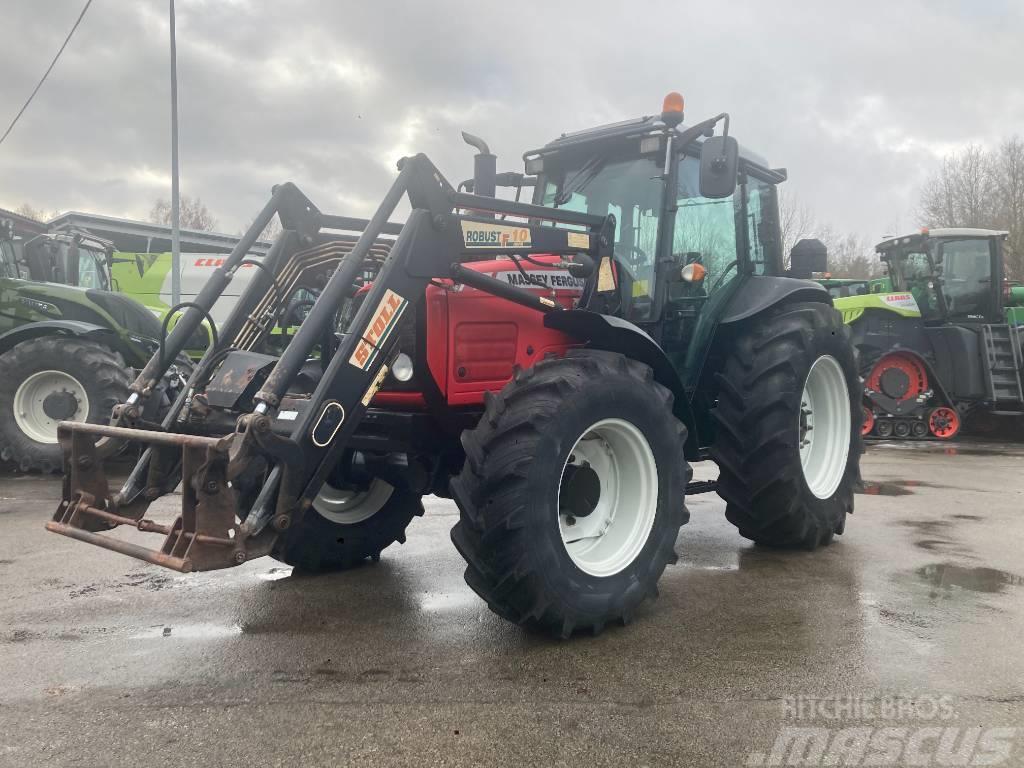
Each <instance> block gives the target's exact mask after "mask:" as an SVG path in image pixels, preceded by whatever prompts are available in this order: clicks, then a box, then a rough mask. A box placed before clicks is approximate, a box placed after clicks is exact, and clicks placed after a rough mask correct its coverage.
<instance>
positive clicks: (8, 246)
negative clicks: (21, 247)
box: [0, 240, 21, 278]
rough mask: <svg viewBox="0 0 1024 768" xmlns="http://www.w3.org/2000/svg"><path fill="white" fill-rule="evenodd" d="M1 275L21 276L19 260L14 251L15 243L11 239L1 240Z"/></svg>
mask: <svg viewBox="0 0 1024 768" xmlns="http://www.w3.org/2000/svg"><path fill="white" fill-rule="evenodd" d="M0 277H13V278H18V277H21V270H19V269H18V260H17V257H16V256H15V253H14V244H13V243H11V242H10V241H9V240H4V241H3V242H0Z"/></svg>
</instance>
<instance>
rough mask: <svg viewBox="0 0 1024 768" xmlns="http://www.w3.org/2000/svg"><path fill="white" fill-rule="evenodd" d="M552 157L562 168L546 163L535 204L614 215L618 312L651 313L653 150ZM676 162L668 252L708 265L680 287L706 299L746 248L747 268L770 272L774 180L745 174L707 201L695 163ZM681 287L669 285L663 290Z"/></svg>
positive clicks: (633, 316) (657, 186)
mask: <svg viewBox="0 0 1024 768" xmlns="http://www.w3.org/2000/svg"><path fill="white" fill-rule="evenodd" d="M559 159H560V160H562V162H563V163H564V165H562V166H561V167H558V166H557V165H555V164H554V162H551V163H549V165H550V166H554V167H553V168H549V171H548V176H547V179H546V183H545V186H544V193H543V198H542V200H541V204H543V205H547V206H553V207H556V208H568V209H570V210H574V211H581V212H585V213H591V214H595V215H598V216H606V215H608V214H613V215H614V216H615V220H616V228H615V249H614V252H615V259H616V262H617V264H618V268H619V270H620V279H625V280H626V282H627V284H628V285H627V290H628V295H627V298H628V299H629V306H628V307H626V308H625V311H624V314H625V316H626V317H627V318H628V319H630V320H633V321H634V322H642V321H644V320H649V319H651V312H652V310H653V307H654V278H655V259H656V257H657V250H658V248H657V245H658V225H659V220H660V217H661V211H662V197H661V196H662V189H663V184H662V169H661V165H660V162H661V160H660V156H658V155H647V156H642V157H636V156H635V155H634V156H629V157H621V156H615V155H593V154H591V155H585V156H577V157H572V156H570V157H569V158H568V159H563V158H559ZM573 161H575V162H573ZM677 162H678V163H679V169H678V183H677V188H676V196H675V204H676V212H675V220H674V222H673V225H674V226H673V235H672V255H673V258H674V260H675V261H676V262H678V263H679V264H685V263H689V262H691V261H698V262H700V263H701V264H703V265H704V267H705V268H706V269H707V277H706V278H705V280H704V282H703V284H702V285H700V286H693V287H692V288H688V289H687V290H688V291H690V293H692V292H693V291H694V290H696V291H698V292H699V293H700V296H701V297H706V296H707V295H709V294H710V293H711V292H713V291H714V290H717V289H718V288H720V287H721V286H723V285H725V284H727V283H728V282H729V281H730V280H731V279H732V278H734V277H736V276H737V275H738V274H739V273H740V262H741V261H744V260H743V259H741V257H740V256H741V254H742V253H744V252H749V254H750V259H749V264H748V265H747V266H745V267H744V269H745V270H746V271H750V272H753V273H754V274H766V273H768V274H774V273H775V270H776V267H775V266H774V265H776V264H778V263H781V259H780V253H781V244H780V238H779V228H778V204H777V201H776V196H775V195H776V190H775V185H774V184H771V183H769V182H765V181H762V180H760V179H758V178H756V177H754V176H748V177H747V180H746V184H745V185H744V186H741V187H739V188H738V190H737V193H736V194H734V195H731V196H730V197H726V198H721V199H715V200H712V199H709V198H706V197H702V196H701V194H700V191H699V176H700V161H699V160H698V159H697V158H696V157H692V156H690V155H681V156H680V158H679V160H678V161H677ZM744 217H745V219H744ZM747 249H749V250H747ZM683 287H685V286H683ZM680 288H681V287H680V286H673V287H672V288H671V289H670V292H672V291H676V292H678V290H677V289H680ZM670 298H671V297H670Z"/></svg>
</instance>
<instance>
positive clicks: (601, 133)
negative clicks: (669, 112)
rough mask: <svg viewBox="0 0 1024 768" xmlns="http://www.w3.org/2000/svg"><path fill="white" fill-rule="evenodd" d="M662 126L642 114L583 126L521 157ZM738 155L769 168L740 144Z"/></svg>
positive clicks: (683, 127)
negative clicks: (581, 128)
mask: <svg viewBox="0 0 1024 768" xmlns="http://www.w3.org/2000/svg"><path fill="white" fill-rule="evenodd" d="M687 127H688V126H686V125H685V124H684V125H680V126H679V127H678V129H677V130H678V131H679V132H682V131H685V130H686V128H687ZM664 128H665V124H664V123H663V122H661V117H660V116H644V117H637V118H633V119H632V120H622V121H621V122H618V123H608V124H606V125H599V126H596V127H594V128H585V129H583V130H581V131H572V132H569V133H563V134H562V135H561V136H559V137H558V138H557V139H555V140H554V141H549V142H548V143H547V144H545V145H544V146H543V147H541V148H540V149H533V150H530V151H529V152H527V153H525V154H524V155H523V157H524V158H527V157H530V156H536V155H543V154H547V153H549V152H557V151H558V150H560V149H565V148H566V147H571V146H574V145H578V144H586V143H589V142H592V141H598V140H612V139H624V138H630V137H632V136H643V135H645V134H648V133H651V132H652V131H655V130H664ZM700 141H702V139H698V143H699V142H700ZM740 157H741V158H743V159H744V160H746V161H748V162H750V163H753V164H754V165H758V166H761V167H762V168H766V169H767V168H770V166H769V165H768V161H767V160H766V159H765V158H764V157H762V156H761V155H758V154H756V153H754V152H751V151H750V150H748V149H746V148H745V147H744V146H743V145H742V144H741V145H740Z"/></svg>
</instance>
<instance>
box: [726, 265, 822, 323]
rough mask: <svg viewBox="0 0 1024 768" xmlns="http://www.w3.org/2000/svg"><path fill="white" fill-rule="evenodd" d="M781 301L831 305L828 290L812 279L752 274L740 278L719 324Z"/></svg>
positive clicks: (752, 313) (749, 314)
mask: <svg viewBox="0 0 1024 768" xmlns="http://www.w3.org/2000/svg"><path fill="white" fill-rule="evenodd" d="M784 301H820V302H822V303H823V304H832V297H831V296H830V295H829V293H828V291H827V290H826V289H825V288H824V287H823V286H822V285H820V284H818V283H816V282H814V281H813V280H798V279H796V278H792V277H774V276H771V275H752V276H750V277H749V278H748V279H746V280H744V281H743V283H742V284H741V285H740V286H739V288H738V289H737V290H736V293H734V294H733V295H732V296H730V297H729V303H728V305H727V306H726V309H725V312H724V313H723V314H722V318H721V319H720V320H719V321H718V322H719V324H721V325H728V324H729V323H738V322H740V321H741V320H747V319H748V318H751V317H753V316H754V315H756V314H758V313H759V312H764V311H765V310H766V309H769V308H771V307H774V306H776V305H777V304H780V303H782V302H784Z"/></svg>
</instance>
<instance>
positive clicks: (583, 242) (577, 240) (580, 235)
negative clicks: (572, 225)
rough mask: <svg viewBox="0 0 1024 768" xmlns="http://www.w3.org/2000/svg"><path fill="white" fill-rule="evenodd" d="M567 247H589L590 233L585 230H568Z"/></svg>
mask: <svg viewBox="0 0 1024 768" xmlns="http://www.w3.org/2000/svg"><path fill="white" fill-rule="evenodd" d="M569 247H570V248H584V249H586V248H589V247H590V235H588V234H587V233H586V232H570V233H569Z"/></svg>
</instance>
